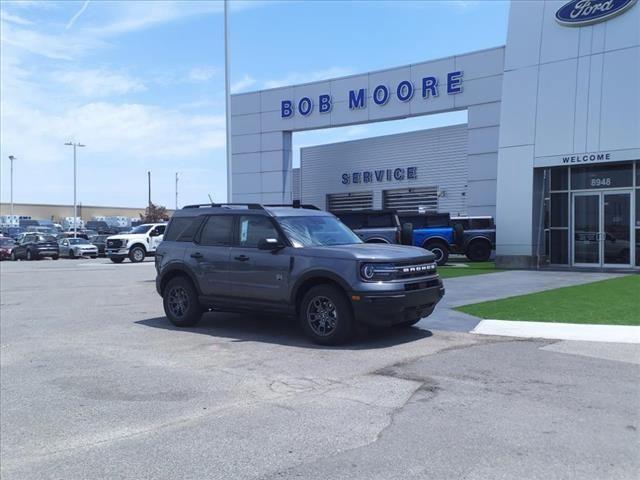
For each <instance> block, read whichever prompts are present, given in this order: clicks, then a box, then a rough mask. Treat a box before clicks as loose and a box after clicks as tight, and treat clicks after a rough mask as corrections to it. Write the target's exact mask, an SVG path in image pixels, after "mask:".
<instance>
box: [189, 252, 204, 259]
mask: <svg viewBox="0 0 640 480" xmlns="http://www.w3.org/2000/svg"><path fill="white" fill-rule="evenodd" d="M191 258H195V259H197V260H200V259H201V258H202V254H201V253H200V252H196V253H192V254H191Z"/></svg>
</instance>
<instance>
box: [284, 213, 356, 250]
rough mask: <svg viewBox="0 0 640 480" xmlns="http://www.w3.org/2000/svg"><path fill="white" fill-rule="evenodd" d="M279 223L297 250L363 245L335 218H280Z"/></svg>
mask: <svg viewBox="0 0 640 480" xmlns="http://www.w3.org/2000/svg"><path fill="white" fill-rule="evenodd" d="M278 223H279V224H280V226H281V227H282V230H284V233H285V235H286V236H287V238H288V239H289V240H290V241H291V244H292V245H293V246H294V247H296V248H300V247H319V246H325V245H351V244H354V243H362V240H360V238H359V237H358V236H357V235H356V234H355V233H353V232H352V231H351V230H349V228H347V226H346V225H345V224H344V223H342V222H341V221H339V220H338V219H336V218H335V217H330V216H313V217H278Z"/></svg>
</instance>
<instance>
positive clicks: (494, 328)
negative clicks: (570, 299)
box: [471, 320, 640, 344]
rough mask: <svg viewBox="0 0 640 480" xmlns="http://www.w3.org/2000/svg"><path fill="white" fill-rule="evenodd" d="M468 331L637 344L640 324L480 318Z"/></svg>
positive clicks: (638, 342)
mask: <svg viewBox="0 0 640 480" xmlns="http://www.w3.org/2000/svg"><path fill="white" fill-rule="evenodd" d="M471 333H477V334H480V335H499V336H503V337H520V338H546V339H551V340H581V341H586V342H608V343H611V342H612V343H636V344H640V327H636V326H631V325H585V324H577V323H553V322H528V321H527V322H522V321H511V320H482V321H481V322H480V323H478V325H476V327H475V328H474V329H473V330H471Z"/></svg>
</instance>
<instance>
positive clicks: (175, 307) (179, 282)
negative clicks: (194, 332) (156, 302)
mask: <svg viewBox="0 0 640 480" xmlns="http://www.w3.org/2000/svg"><path fill="white" fill-rule="evenodd" d="M162 303H163V305H164V313H165V314H166V315H167V318H168V319H169V321H170V322H171V323H173V324H174V325H175V326H176V327H193V326H194V325H196V324H197V323H198V322H199V321H200V318H201V317H202V306H201V305H200V301H199V300H198V292H196V289H195V287H194V286H193V284H192V283H191V282H190V281H189V280H188V279H186V278H184V277H177V278H173V279H171V280H169V282H168V283H167V285H166V286H165V287H164V291H163V292H162Z"/></svg>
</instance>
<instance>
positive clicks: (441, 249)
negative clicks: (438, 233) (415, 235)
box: [422, 241, 449, 267]
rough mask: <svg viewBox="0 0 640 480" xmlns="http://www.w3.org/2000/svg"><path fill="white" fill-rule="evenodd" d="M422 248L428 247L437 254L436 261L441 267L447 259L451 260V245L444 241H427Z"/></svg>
mask: <svg viewBox="0 0 640 480" xmlns="http://www.w3.org/2000/svg"><path fill="white" fill-rule="evenodd" d="M422 248H426V249H427V250H429V251H430V252H431V253H433V254H434V255H435V256H436V258H435V262H436V263H437V264H438V266H439V267H441V266H443V265H444V264H446V263H447V260H449V246H448V245H445V244H444V243H443V242H440V241H435V242H426V243H425V244H424V245H423V247H422Z"/></svg>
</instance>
